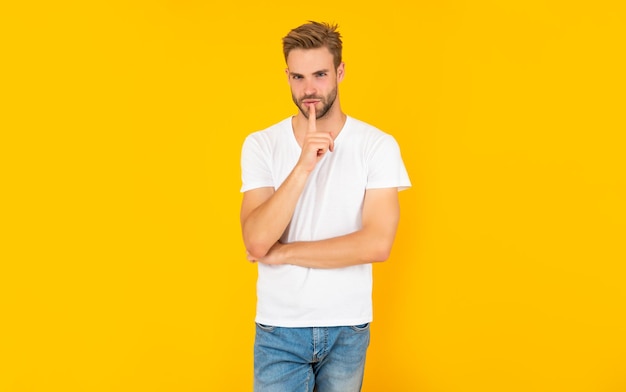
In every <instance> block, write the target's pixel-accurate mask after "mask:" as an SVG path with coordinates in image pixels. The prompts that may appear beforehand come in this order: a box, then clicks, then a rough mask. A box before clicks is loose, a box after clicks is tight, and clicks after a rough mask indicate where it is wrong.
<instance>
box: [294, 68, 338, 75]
mask: <svg viewBox="0 0 626 392" xmlns="http://www.w3.org/2000/svg"><path fill="white" fill-rule="evenodd" d="M328 72H330V71H329V70H328V69H320V70H319V71H315V72H313V73H312V74H311V75H316V74H320V73H328ZM289 75H290V76H304V75H302V74H300V73H297V72H289Z"/></svg>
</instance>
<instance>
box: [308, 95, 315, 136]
mask: <svg viewBox="0 0 626 392" xmlns="http://www.w3.org/2000/svg"><path fill="white" fill-rule="evenodd" d="M316 131H317V127H316V125H315V102H313V103H311V104H309V132H316Z"/></svg>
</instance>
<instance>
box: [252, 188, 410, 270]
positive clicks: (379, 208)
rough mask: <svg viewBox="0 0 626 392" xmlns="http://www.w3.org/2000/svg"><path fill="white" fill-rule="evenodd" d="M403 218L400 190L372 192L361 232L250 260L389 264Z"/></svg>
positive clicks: (294, 245) (298, 244) (312, 264)
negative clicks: (397, 231) (399, 222)
mask: <svg viewBox="0 0 626 392" xmlns="http://www.w3.org/2000/svg"><path fill="white" fill-rule="evenodd" d="M399 218H400V207H399V202H398V190H397V188H384V189H370V190H367V191H366V192H365V200H364V202H363V222H362V223H363V224H362V228H361V230H359V231H356V232H354V233H351V234H347V235H344V236H340V237H335V238H329V239H326V240H321V241H311V242H293V243H289V244H281V243H276V244H275V245H274V246H273V247H272V248H271V250H270V251H269V253H268V254H267V255H266V256H265V257H261V258H255V257H251V258H250V259H251V260H256V261H258V262H260V263H265V264H293V265H298V266H302V267H310V268H341V267H347V266H351V265H357V264H365V263H372V262H378V261H385V260H386V259H387V258H388V257H389V254H390V252H391V247H392V245H393V241H394V238H395V235H396V229H397V227H398V221H399Z"/></svg>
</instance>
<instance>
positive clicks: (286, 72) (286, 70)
mask: <svg viewBox="0 0 626 392" xmlns="http://www.w3.org/2000/svg"><path fill="white" fill-rule="evenodd" d="M285 75H286V76H287V81H289V68H285Z"/></svg>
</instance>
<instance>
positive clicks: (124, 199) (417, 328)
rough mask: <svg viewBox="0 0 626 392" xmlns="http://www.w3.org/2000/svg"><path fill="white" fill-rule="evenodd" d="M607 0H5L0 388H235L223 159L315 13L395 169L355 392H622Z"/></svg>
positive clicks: (234, 305)
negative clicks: (284, 42)
mask: <svg viewBox="0 0 626 392" xmlns="http://www.w3.org/2000/svg"><path fill="white" fill-rule="evenodd" d="M214 3H219V4H220V5H214ZM621 4H622V2H620V1H612V2H611V1H602V0H599V1H593V2H577V1H575V2H571V1H562V0H561V1H557V0H555V1H536V0H532V1H509V2H498V1H486V0H480V1H460V0H450V1H416V2H408V1H406V2H405V1H393V0H392V1H387V2H371V3H363V2H357V1H347V2H311V3H301V2H297V3H294V2H287V1H276V2H269V3H267V2H259V1H225V2H208V1H199V0H186V1H83V2H79V1H67V0H66V1H59V2H38V1H34V2H7V4H3V5H2V6H1V7H0V42H1V43H2V45H1V49H0V56H1V57H2V61H1V62H0V63H1V65H0V67H2V72H1V74H0V81H1V83H0V97H2V98H1V100H2V101H1V105H0V130H1V132H2V133H1V135H2V136H1V140H0V161H1V162H0V163H1V165H0V170H1V173H2V178H1V182H2V184H1V186H2V192H1V193H2V199H3V202H2V204H1V205H2V207H0V208H1V217H0V221H1V225H2V228H3V230H2V232H3V233H2V236H1V238H0V245H1V246H0V252H1V253H0V257H1V262H0V391H2V392H17V391H64V392H71V391H134V392H138V391H150V392H156V391H249V390H251V380H252V375H251V369H252V343H253V333H254V328H253V317H254V305H255V289H254V284H255V279H256V267H255V266H254V265H252V264H249V263H248V262H247V261H246V260H245V252H244V249H243V246H242V242H241V239H240V232H239V221H238V219H239V217H238V213H239V204H240V200H241V195H240V193H239V186H240V174H239V153H240V148H241V143H242V141H243V139H244V137H245V136H246V135H247V134H248V133H250V132H252V131H255V130H259V129H262V128H265V127H267V126H269V125H271V124H273V123H275V122H277V121H278V120H280V119H283V118H285V117H287V116H289V115H291V114H293V113H294V106H293V103H292V102H291V99H290V96H289V89H288V86H287V83H286V80H285V76H284V73H283V69H284V61H283V59H282V54H281V47H280V39H281V38H282V36H284V35H285V34H286V33H287V31H288V30H289V29H290V28H292V27H295V26H297V25H299V24H301V23H304V22H306V21H307V20H309V19H313V20H324V21H330V22H338V23H339V24H340V26H341V31H342V33H343V36H344V43H345V52H344V57H345V62H346V74H347V76H346V79H345V81H344V82H343V83H342V85H341V87H340V91H341V97H342V103H343V107H344V109H345V110H346V111H347V112H348V113H349V114H351V115H352V116H354V117H357V118H359V119H362V120H365V121H367V122H370V123H372V124H374V125H376V126H378V127H380V128H381V129H383V130H385V131H387V132H389V133H391V134H393V135H394V136H395V137H396V139H397V140H398V141H399V143H400V145H401V149H402V153H403V156H404V159H405V163H406V165H407V168H408V170H409V173H410V175H411V179H412V181H413V188H412V189H410V190H408V191H405V192H402V193H401V205H402V220H401V225H400V228H399V232H398V237H397V241H396V246H395V249H394V251H393V254H392V257H391V259H390V260H389V261H388V262H386V263H384V264H379V265H376V266H375V269H374V270H375V271H374V273H375V277H374V278H375V294H374V301H375V322H374V323H373V324H372V333H373V335H372V338H373V340H372V344H371V349H370V351H369V357H368V362H367V369H366V377H365V385H364V391H369V392H373V391H422V392H474V391H476V392H513V391H524V392H528V391H546V392H554V391H564V392H578V391H580V392H618V391H625V390H626V371H625V370H624V369H626V359H625V358H626V357H625V355H624V353H625V352H626V333H625V332H626V317H625V311H626V284H625V278H626V268H625V267H624V263H625V262H626V250H625V248H626V245H625V241H624V240H625V237H626V223H625V222H626V208H625V204H626V180H625V178H626V175H625V169H626V162H625V158H624V155H625V154H624V149H625V147H626V145H625V143H624V142H625V138H624V131H625V130H626V126H625V125H626V121H625V120H624V109H625V99H624V91H626V82H625V76H624V70H625V69H626V63H625V60H624V42H625V41H624V38H625V28H624V26H625V24H626V18H625V13H624V8H623V6H621Z"/></svg>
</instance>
